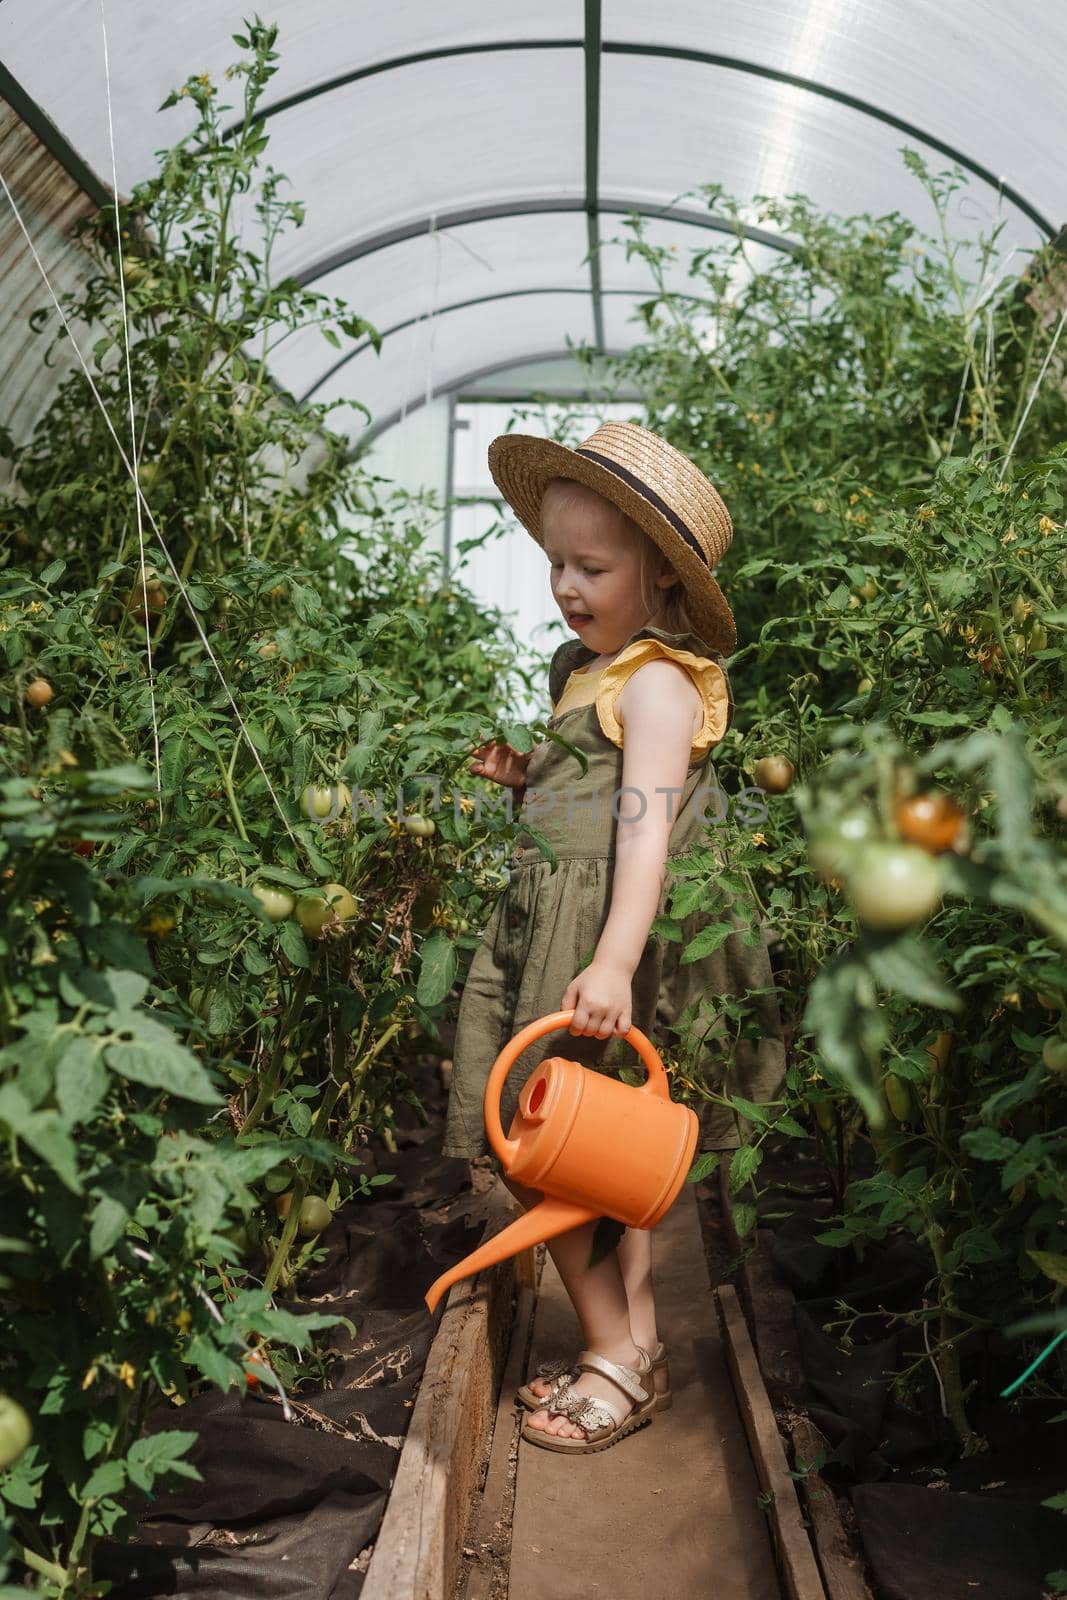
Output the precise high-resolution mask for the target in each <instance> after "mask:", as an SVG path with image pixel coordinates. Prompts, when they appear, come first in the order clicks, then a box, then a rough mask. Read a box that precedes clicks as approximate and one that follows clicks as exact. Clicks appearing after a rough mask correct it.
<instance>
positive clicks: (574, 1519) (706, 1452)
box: [486, 1186, 781, 1600]
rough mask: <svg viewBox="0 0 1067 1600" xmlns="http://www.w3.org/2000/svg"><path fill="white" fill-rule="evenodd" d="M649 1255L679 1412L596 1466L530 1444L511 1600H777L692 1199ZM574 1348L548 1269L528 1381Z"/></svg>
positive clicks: (686, 1195)
mask: <svg viewBox="0 0 1067 1600" xmlns="http://www.w3.org/2000/svg"><path fill="white" fill-rule="evenodd" d="M653 1251H654V1276H655V1283H656V1298H657V1304H658V1306H659V1308H660V1319H661V1328H660V1333H661V1337H662V1338H663V1339H664V1340H665V1341H666V1342H667V1344H668V1348H669V1350H670V1356H671V1382H672V1387H673V1390H674V1407H673V1409H672V1410H670V1411H668V1412H662V1413H660V1415H658V1416H657V1417H656V1418H655V1419H654V1421H653V1422H652V1424H651V1425H650V1426H649V1427H646V1428H642V1429H641V1430H640V1432H638V1433H637V1434H634V1435H632V1436H631V1437H630V1438H628V1439H624V1440H623V1441H622V1442H621V1443H620V1444H618V1445H614V1446H613V1447H612V1448H611V1449H610V1450H604V1451H600V1452H598V1453H597V1454H595V1455H588V1456H578V1457H576V1458H567V1457H563V1456H560V1455H556V1454H554V1453H553V1452H551V1451H548V1450H538V1449H536V1448H535V1447H533V1446H531V1445H526V1444H523V1443H521V1442H520V1444H519V1450H518V1464H517V1474H518V1475H517V1481H516V1484H515V1504H514V1513H513V1522H512V1541H511V1573H510V1583H509V1585H508V1590H507V1594H508V1600H588V1597H589V1596H597V1595H605V1596H607V1595H610V1596H611V1597H612V1600H649V1597H650V1596H653V1597H657V1600H658V1597H660V1596H664V1597H670V1600H705V1597H707V1600H711V1597H716V1600H719V1597H722V1596H729V1600H779V1596H780V1592H781V1591H780V1587H779V1582H778V1578H777V1576H776V1573H775V1563H774V1557H773V1554H772V1549H771V1541H770V1536H769V1532H768V1527H767V1521H766V1517H765V1513H764V1512H763V1510H762V1509H761V1507H760V1506H759V1504H758V1501H757V1496H758V1494H759V1484H758V1482H757V1478H756V1472H755V1469H754V1467H753V1464H752V1459H751V1456H750V1455H749V1451H748V1446H747V1443H746V1438H745V1430H744V1427H743V1425H742V1421H741V1418H740V1415H739V1414H738V1409H737V1405H736V1402H735V1399H734V1391H733V1387H732V1385H731V1381H730V1376H729V1371H728V1368H727V1363H726V1355H725V1351H724V1348H723V1343H722V1335H721V1332H720V1328H719V1318H718V1316H717V1315H716V1308H715V1301H714V1297H713V1295H712V1291H711V1287H710V1285H709V1283H708V1277H707V1271H706V1267H705V1261H704V1251H703V1245H702V1241H701V1236H700V1226H699V1222H698V1219H697V1210H696V1201H695V1199H694V1195H693V1191H692V1189H691V1188H689V1187H688V1186H687V1187H686V1189H685V1190H684V1191H683V1193H682V1196H681V1197H680V1199H679V1200H678V1202H677V1204H676V1205H675V1206H674V1208H673V1210H672V1211H671V1212H670V1213H669V1215H668V1216H667V1218H666V1219H665V1221H664V1222H663V1223H661V1225H660V1226H659V1227H658V1228H657V1229H656V1233H655V1236H654V1240H653ZM577 1344H578V1332H577V1326H576V1323H575V1320H574V1314H573V1312H572V1310H571V1307H570V1302H569V1301H568V1299H567V1297H566V1294H565V1292H564V1289H563V1285H562V1284H561V1282H560V1280H559V1277H558V1275H557V1273H556V1270H555V1268H554V1267H553V1265H552V1263H551V1261H550V1260H549V1261H548V1262H547V1263H546V1265H545V1270H544V1273H543V1275H542V1278H541V1285H540V1291H539V1294H538V1301H537V1312H536V1320H535V1325H534V1341H533V1351H532V1353H531V1357H530V1364H529V1370H530V1371H532V1370H533V1369H534V1367H535V1366H536V1364H537V1363H538V1362H539V1361H543V1360H548V1359H550V1358H552V1357H556V1356H569V1355H572V1354H573V1352H574V1351H575V1349H576V1348H577ZM508 1398H509V1397H505V1396H502V1397H501V1400H502V1403H503V1404H506V1403H507V1400H508ZM489 1487H490V1486H489V1485H488V1484H487V1485H486V1488H487V1490H488V1489H489Z"/></svg>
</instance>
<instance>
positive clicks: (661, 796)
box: [561, 661, 703, 1038]
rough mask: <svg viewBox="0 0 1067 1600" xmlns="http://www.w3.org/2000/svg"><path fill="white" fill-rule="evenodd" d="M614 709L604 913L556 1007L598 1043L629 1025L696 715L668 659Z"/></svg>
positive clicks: (690, 691)
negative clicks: (585, 961)
mask: <svg viewBox="0 0 1067 1600" xmlns="http://www.w3.org/2000/svg"><path fill="white" fill-rule="evenodd" d="M618 711H619V715H620V720H621V721H622V722H623V723H624V725H625V740H624V744H623V759H622V790H623V792H622V794H621V796H620V798H619V800H618V801H617V803H616V809H617V811H618V813H619V824H618V828H617V830H616V838H615V872H614V878H613V883H612V894H611V909H610V911H609V913H608V918H607V921H606V923H605V924H604V928H603V931H602V933H601V935H600V939H599V941H598V942H597V947H596V952H595V954H594V956H593V960H592V961H591V962H590V964H589V966H588V967H586V968H585V969H584V970H583V971H582V972H581V973H579V974H578V976H577V977H576V978H575V979H574V980H573V981H572V983H571V984H570V986H569V987H568V989H567V991H566V994H565V996H564V999H563V1002H562V1007H561V1009H563V1010H570V1009H571V1008H572V1007H573V1008H574V1012H575V1015H574V1019H573V1021H572V1023H571V1031H572V1032H574V1033H593V1034H597V1035H598V1036H599V1037H601V1038H606V1037H607V1036H608V1034H610V1033H612V1032H618V1033H625V1032H626V1031H627V1030H628V1029H629V1027H630V1022H631V1011H630V995H631V980H632V978H633V975H634V972H635V971H636V969H637V965H638V963H639V962H640V960H641V956H642V954H643V952H644V949H645V945H646V943H647V940H648V933H649V929H650V928H651V926H652V919H653V918H654V917H655V915H656V912H657V910H658V908H659V898H660V892H661V890H662V887H663V880H664V876H665V873H666V866H665V863H666V859H667V845H668V842H669V839H670V833H671V827H672V825H673V822H674V819H675V816H676V815H677V811H678V802H679V799H680V795H681V791H682V788H683V787H684V784H685V778H686V773H687V771H688V769H689V753H690V750H691V749H692V742H693V735H694V733H695V732H696V730H697V729H698V728H699V727H700V723H701V719H702V717H703V707H702V704H701V701H700V695H699V693H698V691H697V689H696V686H695V684H694V683H693V681H692V679H691V678H690V677H689V675H688V673H687V672H686V671H685V670H684V668H682V667H680V666H678V665H677V664H676V663H675V662H672V661H650V662H647V663H646V664H645V665H644V666H643V667H641V668H640V669H639V670H638V671H637V672H635V673H634V675H633V677H632V678H630V679H629V680H628V681H627V683H626V686H625V688H624V689H623V691H622V693H621V695H620V696H619V702H618ZM672 790H673V791H674V792H673V793H671V791H672Z"/></svg>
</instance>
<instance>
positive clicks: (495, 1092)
mask: <svg viewBox="0 0 1067 1600" xmlns="http://www.w3.org/2000/svg"><path fill="white" fill-rule="evenodd" d="M573 1016H574V1012H573V1010H572V1011H552V1012H550V1013H549V1015H548V1016H546V1017H540V1018H539V1019H538V1020H537V1021H536V1022H530V1023H528V1024H527V1025H526V1027H525V1028H523V1029H521V1030H520V1032H518V1033H517V1034H516V1035H515V1037H514V1039H512V1040H511V1042H510V1043H509V1044H506V1045H505V1046H504V1048H503V1050H501V1052H500V1054H499V1055H498V1056H497V1058H496V1060H495V1061H494V1062H493V1065H492V1068H491V1070H490V1073H489V1081H488V1083H487V1084H486V1086H485V1099H484V1101H483V1106H482V1110H483V1115H484V1117H485V1131H486V1133H487V1134H488V1135H489V1143H490V1144H491V1145H492V1147H493V1150H494V1152H495V1153H496V1155H497V1156H498V1157H499V1159H500V1161H501V1162H503V1164H504V1167H505V1168H507V1166H508V1164H509V1161H510V1159H511V1157H512V1156H513V1155H514V1154H515V1153H516V1151H517V1148H518V1146H517V1144H516V1142H515V1141H514V1140H513V1139H506V1138H505V1137H504V1129H503V1127H502V1126H501V1122H500V1095H501V1091H502V1090H503V1087H504V1079H505V1078H506V1077H507V1075H508V1073H509V1072H510V1071H511V1068H512V1067H513V1066H514V1064H515V1062H516V1061H517V1060H518V1058H519V1056H521V1055H522V1053H523V1051H524V1050H525V1049H526V1048H527V1047H528V1046H529V1045H531V1044H533V1043H534V1042H535V1041H536V1040H537V1039H542V1038H543V1037H544V1036H545V1034H546V1033H554V1032H555V1030H556V1029H557V1028H565V1027H566V1026H567V1024H568V1023H569V1022H570V1020H571V1018H572V1017H573ZM620 1037H622V1038H625V1040H626V1042H627V1044H632V1045H633V1047H634V1049H635V1050H636V1051H637V1053H638V1055H639V1056H640V1057H641V1060H642V1061H643V1062H644V1064H645V1067H646V1068H647V1071H648V1077H647V1078H646V1079H645V1081H644V1083H643V1084H641V1093H644V1094H654V1095H658V1096H659V1097H660V1099H661V1100H669V1099H670V1097H671V1090H670V1084H669V1083H668V1082H667V1073H666V1071H665V1070H664V1066H663V1062H662V1061H661V1060H660V1057H659V1052H658V1050H657V1049H656V1047H655V1045H654V1044H653V1043H652V1041H651V1039H649V1038H648V1037H647V1035H646V1034H643V1033H642V1032H641V1030H640V1028H631V1029H630V1031H629V1033H626V1034H623V1035H621V1036H620Z"/></svg>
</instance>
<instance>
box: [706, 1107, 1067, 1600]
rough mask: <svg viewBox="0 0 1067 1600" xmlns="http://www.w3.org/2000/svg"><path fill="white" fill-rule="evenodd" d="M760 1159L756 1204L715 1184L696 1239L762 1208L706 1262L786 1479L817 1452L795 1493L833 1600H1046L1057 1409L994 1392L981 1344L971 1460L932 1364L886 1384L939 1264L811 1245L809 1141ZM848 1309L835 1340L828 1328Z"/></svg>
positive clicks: (821, 1225)
mask: <svg viewBox="0 0 1067 1600" xmlns="http://www.w3.org/2000/svg"><path fill="white" fill-rule="evenodd" d="M764 1148H765V1151H766V1154H765V1158H764V1162H763V1165H762V1166H761V1168H760V1190H761V1192H760V1194H759V1196H758V1198H757V1197H754V1196H753V1195H752V1194H751V1192H750V1191H747V1190H746V1191H743V1192H742V1195H741V1196H733V1197H731V1196H730V1195H729V1193H728V1185H727V1184H726V1183H725V1182H723V1183H722V1184H721V1187H720V1189H719V1192H718V1193H717V1194H716V1193H713V1192H712V1186H711V1185H706V1186H703V1210H704V1217H705V1224H706V1236H707V1237H708V1239H709V1241H711V1240H712V1239H713V1238H714V1237H715V1232H716V1230H715V1229H714V1228H713V1227H712V1228H708V1227H707V1224H708V1221H709V1219H711V1218H712V1217H713V1216H714V1214H715V1212H716V1210H717V1209H718V1208H720V1207H721V1208H722V1211H723V1213H724V1215H725V1216H726V1217H727V1218H729V1216H730V1214H731V1210H732V1204H733V1203H734V1202H736V1200H737V1199H738V1198H743V1199H745V1200H746V1201H750V1202H752V1203H755V1205H756V1209H757V1215H758V1218H759V1223H758V1225H757V1228H756V1231H755V1234H754V1235H752V1234H750V1235H748V1236H746V1237H745V1238H742V1239H740V1240H737V1238H736V1234H735V1235H734V1254H733V1258H732V1261H731V1260H724V1259H723V1258H722V1253H721V1246H719V1247H718V1259H716V1260H715V1261H713V1262H712V1263H711V1264H712V1266H713V1270H717V1271H718V1273H719V1274H720V1275H721V1274H723V1273H724V1272H725V1273H726V1274H727V1275H732V1270H736V1272H737V1278H738V1287H739V1291H740V1297H741V1301H742V1304H743V1306H744V1309H745V1313H746V1316H747V1318H748V1321H749V1325H750V1327H751V1330H752V1334H753V1340H754V1343H755V1345H756V1349H757V1352H758V1356H759V1361H760V1366H761V1370H762V1372H763V1376H764V1381H765V1383H766V1386H767V1389H768V1392H769V1394H770V1396H771V1399H772V1401H773V1403H774V1406H775V1411H776V1415H777V1418H778V1423H779V1427H780V1429H781V1431H782V1433H783V1435H784V1436H785V1437H786V1439H787V1440H789V1441H790V1444H791V1453H792V1465H793V1468H794V1470H797V1471H803V1470H804V1469H805V1468H806V1467H807V1466H808V1465H809V1463H811V1462H812V1460H813V1459H816V1455H817V1452H818V1453H821V1454H822V1455H823V1457H824V1459H823V1460H822V1462H821V1465H820V1467H819V1469H818V1470H817V1471H807V1472H806V1475H805V1478H804V1480H803V1487H804V1491H805V1498H806V1503H807V1508H808V1512H809V1516H810V1517H811V1520H812V1524H813V1529H812V1531H813V1536H814V1538H815V1542H816V1545H817V1548H818V1551H819V1559H820V1565H821V1568H822V1573H823V1579H824V1582H825V1584H826V1589H827V1593H828V1595H829V1596H830V1597H831V1600H861V1597H862V1596H863V1595H864V1594H866V1593H873V1595H874V1600H914V1597H915V1596H917V1595H927V1594H934V1593H936V1594H937V1595H938V1596H939V1600H957V1597H958V1600H963V1597H969V1596H974V1595H976V1594H978V1595H981V1596H984V1597H986V1600H1039V1597H1040V1596H1041V1595H1042V1594H1043V1593H1044V1581H1043V1580H1044V1575H1045V1573H1047V1572H1048V1571H1049V1570H1050V1569H1051V1568H1054V1567H1056V1566H1058V1565H1061V1564H1062V1553H1063V1552H1062V1545H1063V1534H1062V1523H1061V1521H1060V1519H1059V1517H1058V1516H1057V1514H1056V1513H1055V1512H1054V1511H1053V1510H1051V1509H1049V1508H1047V1507H1045V1506H1043V1505H1042V1504H1041V1502H1042V1500H1044V1499H1046V1498H1047V1497H1049V1496H1050V1495H1052V1494H1054V1493H1056V1492H1057V1491H1058V1490H1059V1489H1060V1487H1061V1483H1060V1480H1061V1478H1062V1462H1060V1461H1059V1460H1058V1453H1057V1451H1056V1442H1057V1441H1056V1437H1055V1435H1054V1434H1053V1433H1052V1431H1051V1430H1049V1429H1046V1428H1044V1427H1043V1424H1044V1423H1046V1422H1048V1421H1049V1420H1051V1418H1052V1417H1053V1416H1054V1415H1055V1414H1056V1413H1057V1412H1059V1411H1061V1410H1062V1403H1060V1402H1057V1401H1055V1400H1043V1399H1025V1400H1023V1401H1022V1402H1021V1403H1016V1402H1010V1401H1007V1400H1004V1399H1000V1398H998V1396H999V1390H1000V1389H1001V1388H1002V1387H1004V1385H1005V1384H1007V1383H1008V1382H1009V1381H1010V1380H1011V1379H1012V1378H1014V1377H1015V1376H1016V1375H1017V1371H1018V1370H1019V1367H1020V1361H1019V1356H1018V1353H1017V1351H1016V1350H1015V1349H1013V1348H1012V1346H1011V1345H1010V1344H1008V1343H1007V1342H1005V1341H998V1340H996V1339H995V1338H990V1340H989V1343H988V1346H987V1348H986V1349H985V1350H983V1351H978V1350H976V1351H975V1352H974V1353H973V1354H966V1353H965V1355H964V1358H963V1359H964V1376H965V1379H966V1380H967V1381H968V1382H973V1383H974V1384H975V1386H976V1387H975V1391H974V1393H973V1394H972V1396H971V1398H970V1401H969V1409H970V1413H971V1416H972V1420H973V1425H974V1428H975V1430H976V1433H977V1434H978V1435H979V1436H980V1438H981V1439H982V1440H983V1441H984V1443H985V1445H986V1448H984V1449H980V1450H978V1451H977V1452H976V1453H974V1454H971V1455H969V1456H964V1455H963V1454H962V1453H961V1450H960V1447H959V1445H958V1443H957V1441H956V1438H955V1436H954V1433H953V1430H952V1428H951V1427H950V1425H949V1423H948V1420H947V1419H946V1417H945V1416H943V1415H942V1412H941V1407H940V1405H939V1401H938V1392H937V1384H936V1381H935V1378H934V1374H933V1368H932V1363H931V1362H930V1361H929V1360H927V1362H926V1369H927V1372H926V1377H925V1379H924V1381H923V1383H920V1384H918V1385H915V1384H914V1383H913V1384H912V1386H911V1387H910V1388H909V1389H908V1391H907V1392H906V1394H905V1395H901V1394H900V1393H898V1392H896V1391H895V1390H894V1387H893V1373H894V1371H895V1370H899V1369H900V1368H902V1367H904V1366H906V1365H907V1364H909V1363H910V1362H912V1361H914V1360H915V1359H917V1358H921V1357H923V1355H924V1347H923V1342H922V1335H921V1331H920V1330H919V1329H918V1328H916V1327H915V1326H913V1325H908V1324H906V1323H904V1322H903V1320H902V1318H903V1316H904V1315H905V1314H906V1313H907V1312H909V1311H915V1310H918V1309H921V1308H922V1292H923V1285H924V1284H925V1283H926V1281H927V1280H928V1278H929V1277H930V1275H931V1272H932V1261H929V1260H928V1259H927V1258H926V1256H925V1253H924V1251H923V1250H922V1249H921V1248H920V1247H919V1246H918V1245H916V1243H915V1242H914V1241H913V1240H910V1239H906V1238H904V1237H901V1236H899V1235H893V1234H892V1233H891V1234H890V1235H889V1236H888V1237H887V1238H886V1239H885V1241H883V1242H882V1243H881V1244H880V1245H873V1246H872V1245H868V1247H867V1250H866V1252H865V1256H864V1259H863V1261H862V1262H857V1261H856V1259H855V1257H854V1255H853V1254H852V1252H850V1251H847V1250H840V1249H834V1248H832V1247H830V1246H827V1245H824V1244H820V1243H818V1242H817V1240H816V1237H815V1236H816V1235H817V1234H819V1233H820V1232H822V1231H824V1230H825V1229H826V1228H827V1227H828V1222H827V1218H828V1216H829V1213H830V1199H829V1186H828V1183H827V1181H826V1176H827V1175H826V1172H825V1169H824V1168H823V1167H822V1165H821V1163H820V1161H819V1160H818V1156H817V1152H816V1148H815V1144H814V1141H811V1140H798V1139H796V1138H789V1139H783V1138H780V1137H779V1136H777V1135H771V1136H770V1138H769V1139H768V1141H767V1142H766V1144H765V1146H764ZM801 1190H803V1191H806V1192H804V1193H798V1192H797V1191H801ZM845 1307H848V1308H850V1309H849V1310H848V1311H847V1312H846V1311H845V1309H844V1308H845ZM854 1313H860V1314H861V1319H860V1320H859V1321H857V1322H855V1323H854V1324H853V1327H852V1344H851V1348H848V1347H847V1346H844V1347H843V1346H842V1344H841V1343H840V1342H839V1341H838V1340H837V1339H835V1338H833V1337H831V1336H830V1335H829V1334H827V1333H826V1332H825V1331H824V1324H826V1323H829V1322H831V1321H837V1322H840V1321H841V1320H842V1318H843V1317H846V1316H847V1317H851V1316H852V1315H853V1314H854ZM927 1389H928V1392H927ZM934 1497H936V1499H935V1498H934ZM849 1545H851V1550H849V1548H848V1546H849ZM865 1580H866V1583H869V1586H870V1587H869V1590H868V1589H867V1588H866V1587H865Z"/></svg>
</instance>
